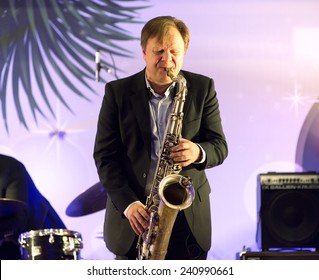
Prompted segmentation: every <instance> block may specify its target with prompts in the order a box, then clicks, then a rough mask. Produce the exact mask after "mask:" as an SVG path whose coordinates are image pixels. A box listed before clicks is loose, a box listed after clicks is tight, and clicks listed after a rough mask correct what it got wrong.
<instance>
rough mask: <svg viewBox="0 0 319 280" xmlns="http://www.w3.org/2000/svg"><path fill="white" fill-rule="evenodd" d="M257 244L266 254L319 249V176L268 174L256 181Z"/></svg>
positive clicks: (308, 174) (316, 174)
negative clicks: (298, 249) (290, 249)
mask: <svg viewBox="0 0 319 280" xmlns="http://www.w3.org/2000/svg"><path fill="white" fill-rule="evenodd" d="M257 210H258V224H257V235H256V238H257V244H258V247H259V248H261V249H262V250H263V251H264V250H269V249H278V248H283V249H284V248H315V249H316V250H317V249H319V175H318V173H267V174H259V175H258V178H257Z"/></svg>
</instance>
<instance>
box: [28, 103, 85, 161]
mask: <svg viewBox="0 0 319 280" xmlns="http://www.w3.org/2000/svg"><path fill="white" fill-rule="evenodd" d="M55 115H56V119H55V122H54V123H44V126H46V128H44V129H31V130H30V132H31V134H33V135H46V136H47V137H48V140H49V142H48V145H47V147H46V149H45V151H44V152H48V151H49V150H50V149H51V148H52V147H53V146H54V144H55V148H56V155H57V158H58V160H60V156H61V145H63V143H65V142H68V143H69V144H71V145H72V146H73V147H75V148H76V149H77V150H78V151H79V152H80V153H81V150H82V148H81V147H80V146H79V145H78V144H77V143H75V142H74V141H72V139H71V138H70V137H69V136H70V135H71V134H76V133H82V132H86V131H88V129H89V127H86V126H85V125H81V126H78V127H70V126H69V124H68V118H67V119H65V120H63V121H62V120H61V110H60V106H59V105H58V104H57V106H56V113H55Z"/></svg>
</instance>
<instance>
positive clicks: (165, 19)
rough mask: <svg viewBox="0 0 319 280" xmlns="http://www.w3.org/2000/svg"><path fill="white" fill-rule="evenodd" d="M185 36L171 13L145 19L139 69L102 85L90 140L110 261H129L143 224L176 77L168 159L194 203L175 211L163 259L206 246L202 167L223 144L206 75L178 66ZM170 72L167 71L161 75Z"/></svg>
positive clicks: (190, 255)
mask: <svg viewBox="0 0 319 280" xmlns="http://www.w3.org/2000/svg"><path fill="white" fill-rule="evenodd" d="M189 40H190V33H189V30H188V28H187V26H186V25H185V24H184V23H183V22H182V21H181V20H179V19H177V18H174V17H171V16H160V17H156V18H153V19H151V20H150V21H148V22H147V23H146V24H145V25H144V27H143V29H142V32H141V48H142V55H143V58H144V61H145V63H146V67H145V69H143V70H142V71H140V72H138V73H136V74H134V75H132V76H130V77H126V78H123V79H119V80H116V81H112V82H110V83H107V84H106V86H105V95H104V98H103V102H102V106H101V110H100V114H99V119H98V125H97V133H96V139H95V146H94V159H95V163H96V166H97V171H98V174H99V178H100V181H101V183H102V184H103V186H104V187H105V188H106V191H107V193H108V199H107V204H106V212H105V222H104V240H105V243H106V246H107V248H108V249H109V250H110V251H111V252H113V253H114V254H115V255H116V258H117V259H137V256H138V250H137V249H136V244H137V243H138V237H139V236H140V235H141V234H142V233H143V232H144V231H145V230H147V229H148V226H149V223H150V211H149V210H148V209H147V207H146V197H147V196H149V193H150V191H151V189H152V185H153V182H154V177H156V176H155V175H156V170H157V166H158V163H159V157H160V154H161V151H162V145H163V143H164V137H165V135H166V125H167V122H168V119H169V116H170V113H171V111H172V108H173V106H174V98H175V95H176V94H177V92H178V91H179V87H180V85H179V83H178V82H177V81H176V80H175V79H172V77H177V76H179V77H183V79H185V81H186V86H187V97H186V99H185V102H184V103H183V123H182V129H181V137H180V138H179V141H178V143H176V144H175V145H174V146H172V147H171V148H170V153H169V155H168V157H169V158H170V159H171V160H172V161H173V162H174V164H175V165H176V166H178V167H180V168H181V171H179V173H180V174H181V175H182V176H185V177H187V178H188V177H189V178H191V182H192V185H193V189H194V201H193V202H192V204H191V205H190V206H189V207H187V208H186V209H184V210H181V211H179V212H178V214H177V218H176V221H175V223H174V226H173V229H172V232H171V235H170V239H169V244H168V248H167V253H166V256H165V259H175V260H178V259H181V260H186V259H206V258H207V252H208V251H209V249H210V246H211V216H210V198H209V194H210V186H209V182H208V180H207V177H206V174H205V169H207V168H212V167H214V166H217V165H220V164H222V163H223V161H224V159H225V158H226V157H227V154H228V149H227V143H226V139H225V135H224V132H223V128H222V123H221V117H220V111H219V104H218V100H217V95H216V91H215V88H214V81H213V80H212V79H211V78H209V77H206V76H203V75H200V74H196V73H191V72H188V71H185V70H181V68H182V65H183V60H184V56H185V53H186V51H187V48H188V45H189ZM168 72H170V75H168Z"/></svg>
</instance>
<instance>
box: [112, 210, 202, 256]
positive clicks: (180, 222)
mask: <svg viewBox="0 0 319 280" xmlns="http://www.w3.org/2000/svg"><path fill="white" fill-rule="evenodd" d="M137 239H138V237H136V238H135V240H134V242H133V245H132V247H131V248H130V250H129V251H128V252H127V254H126V255H125V256H116V259H118V260H136V259H137V249H136V244H137ZM206 258H207V252H205V251H203V250H202V248H201V247H200V246H199V245H198V243H197V241H196V240H195V238H194V236H193V234H192V233H191V231H190V229H189V226H188V224H187V221H186V218H185V215H184V212H179V213H178V216H177V219H176V221H175V224H174V227H173V230H172V234H171V237H170V241H169V244H168V248H167V254H166V257H165V260H206Z"/></svg>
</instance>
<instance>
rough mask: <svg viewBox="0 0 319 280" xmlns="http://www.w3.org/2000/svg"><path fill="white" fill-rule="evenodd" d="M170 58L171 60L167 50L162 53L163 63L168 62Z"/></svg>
mask: <svg viewBox="0 0 319 280" xmlns="http://www.w3.org/2000/svg"><path fill="white" fill-rule="evenodd" d="M171 58H172V54H171V53H170V52H169V51H168V50H166V51H164V52H163V54H162V60H163V61H170V60H171Z"/></svg>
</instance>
